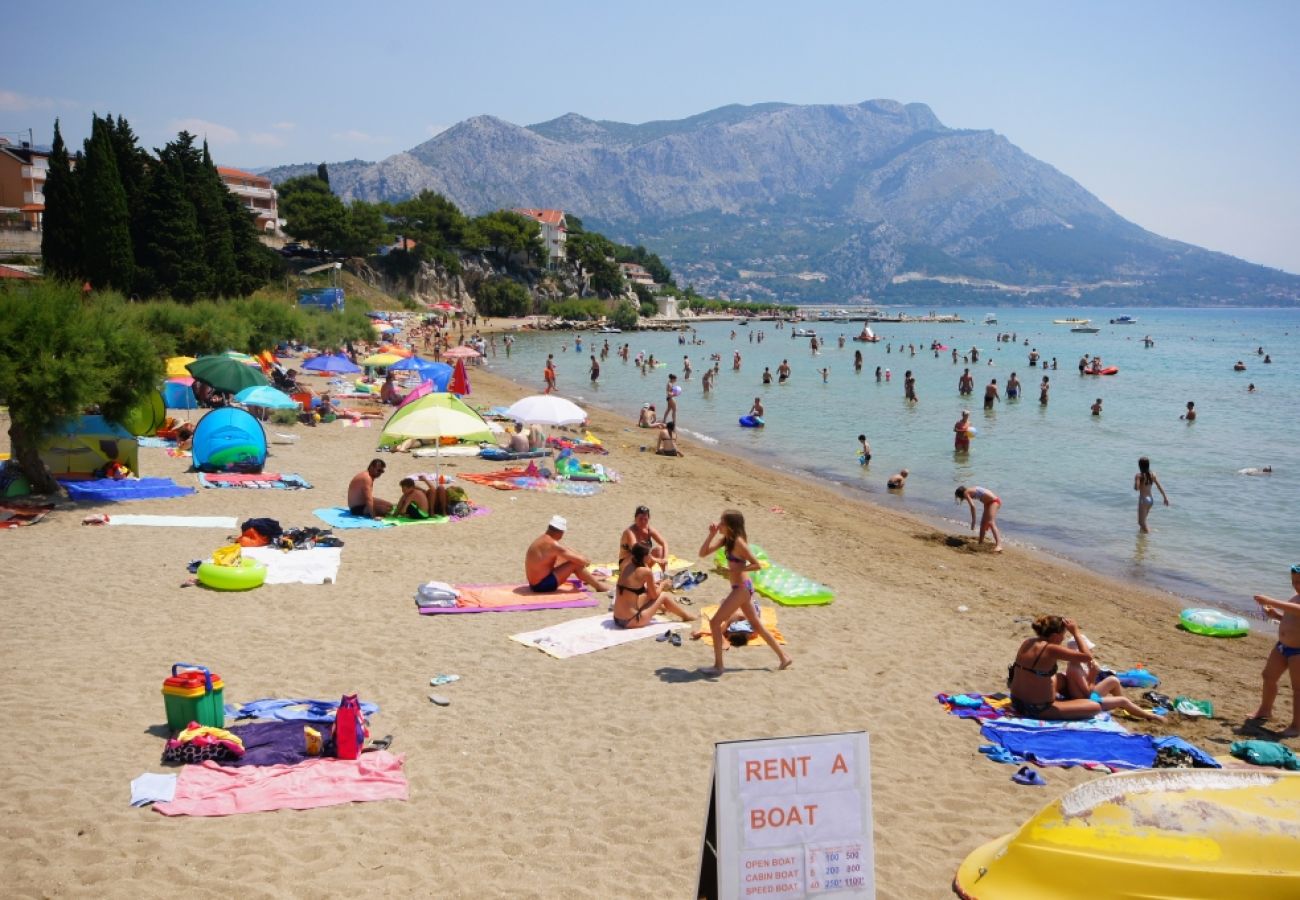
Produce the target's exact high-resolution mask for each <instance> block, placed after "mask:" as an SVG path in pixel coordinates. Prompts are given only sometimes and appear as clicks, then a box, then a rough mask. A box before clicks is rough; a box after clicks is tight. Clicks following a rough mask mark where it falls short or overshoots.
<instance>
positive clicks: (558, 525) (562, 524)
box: [548, 516, 569, 531]
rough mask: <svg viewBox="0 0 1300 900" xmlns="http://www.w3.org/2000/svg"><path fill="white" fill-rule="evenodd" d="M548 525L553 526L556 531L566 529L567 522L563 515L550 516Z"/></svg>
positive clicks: (567, 528)
mask: <svg viewBox="0 0 1300 900" xmlns="http://www.w3.org/2000/svg"><path fill="white" fill-rule="evenodd" d="M548 527H550V528H554V529H555V530H556V531H568V530H569V522H568V520H567V519H565V518H564V516H551V521H550V523H549V525H548Z"/></svg>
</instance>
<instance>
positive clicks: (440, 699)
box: [429, 694, 451, 706]
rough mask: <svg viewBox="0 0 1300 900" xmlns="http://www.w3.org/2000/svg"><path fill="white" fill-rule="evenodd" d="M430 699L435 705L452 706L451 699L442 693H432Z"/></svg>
mask: <svg viewBox="0 0 1300 900" xmlns="http://www.w3.org/2000/svg"><path fill="white" fill-rule="evenodd" d="M429 700H430V701H431V702H432V703H433V705H434V706H451V701H450V700H448V699H447V698H446V697H444V696H442V694H430V695H429Z"/></svg>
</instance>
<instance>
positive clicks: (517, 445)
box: [506, 422, 529, 453]
mask: <svg viewBox="0 0 1300 900" xmlns="http://www.w3.org/2000/svg"><path fill="white" fill-rule="evenodd" d="M506 449H508V450H510V451H511V452H512V453H527V452H528V450H529V447H528V435H526V434H524V424H523V423H522V422H516V423H515V433H514V434H512V435H510V444H509V446H508V447H507V448H506Z"/></svg>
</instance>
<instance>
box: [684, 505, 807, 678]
mask: <svg viewBox="0 0 1300 900" xmlns="http://www.w3.org/2000/svg"><path fill="white" fill-rule="evenodd" d="M719 547H722V548H724V550H725V551H726V554H727V577H728V578H729V579H730V581H731V592H730V593H728V594H727V596H726V598H725V599H724V600H723V601H722V605H721V606H719V607H718V611H717V612H716V613H714V614H713V616H712V617H711V618H710V619H709V632H710V634H711V635H712V636H713V668H711V669H703V670H701V671H703V672H704V674H706V675H721V674H722V673H723V671H724V667H723V665H722V651H723V650H725V649H726V646H727V645H726V642H725V641H724V640H723V631H724V630H725V629H726V628H727V626H728V625H730V624H731V619H732V616H733V615H734V614H735V613H737V612H739V613H741V614H742V615H743V616H744V617H745V619H746V621H748V622H749V626H750V628H752V629H753V630H754V634H757V635H758V636H759V637H761V638H762V639H763V640H764V641H766V642H767V645H768V646H769V647H771V648H772V651H773V652H774V653H776V656H777V659H779V660H781V666H780V668H782V669H788V668H790V666H791V665H793V664H794V660H793V659H791V658H790V654H788V653H786V652H785V650H784V649H783V648H782V647H781V645H780V644H778V643H777V641H776V638H775V637H773V636H772V632H770V631H768V630H767V627H766V626H765V625H764V624H763V621H762V619H760V618H759V616H758V612H757V610H755V609H754V585H753V582H751V581H750V580H749V579H748V578H746V577H745V573H746V572H757V571H758V570H759V569H761V568H762V565H761V564H760V563H759V561H758V558H757V557H755V556H754V554H753V552H752V551H751V550H750V549H749V540H748V538H747V537H746V535H745V517H744V516H743V515H741V514H740V513H739V512H737V511H736V510H734V509H729V510H727V511H726V512H724V513H723V514H722V519H721V520H720V521H718V522H714V523H713V524H712V525H710V526H709V536H708V537H707V538H705V539H704V543H703V544H701V545H700V553H699V555H700V556H702V557H704V556H711V555H712V554H713V553H714V552H716V551H717V549H718V548H719Z"/></svg>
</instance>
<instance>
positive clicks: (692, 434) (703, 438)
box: [681, 428, 718, 444]
mask: <svg viewBox="0 0 1300 900" xmlns="http://www.w3.org/2000/svg"><path fill="white" fill-rule="evenodd" d="M681 432H682V434H684V435H687V436H689V437H692V438H694V439H695V440H697V441H702V442H703V443H705V444H716V443H717V442H718V439H717V438H715V437H709V436H708V435H707V434H700V433H699V432H698V431H687V430H686V429H685V428H683V429H681Z"/></svg>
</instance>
